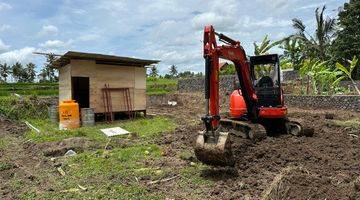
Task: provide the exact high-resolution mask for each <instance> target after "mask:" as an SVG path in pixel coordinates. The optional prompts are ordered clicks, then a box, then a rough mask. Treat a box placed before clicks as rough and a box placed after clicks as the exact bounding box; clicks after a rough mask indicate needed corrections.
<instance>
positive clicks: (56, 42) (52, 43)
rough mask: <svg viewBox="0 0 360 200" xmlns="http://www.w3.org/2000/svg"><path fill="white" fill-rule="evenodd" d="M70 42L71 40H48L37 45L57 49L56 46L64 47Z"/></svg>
mask: <svg viewBox="0 0 360 200" xmlns="http://www.w3.org/2000/svg"><path fill="white" fill-rule="evenodd" d="M71 43H72V40H69V41H67V42H63V41H61V40H48V41H46V42H45V43H40V44H39V45H40V46H41V47H43V48H47V49H57V48H66V47H69V46H70V45H71Z"/></svg>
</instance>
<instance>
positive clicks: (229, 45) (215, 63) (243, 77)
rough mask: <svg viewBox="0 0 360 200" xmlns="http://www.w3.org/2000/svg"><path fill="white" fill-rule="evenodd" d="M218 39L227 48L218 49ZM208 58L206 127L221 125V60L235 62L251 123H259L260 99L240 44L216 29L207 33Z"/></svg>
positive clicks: (213, 127)
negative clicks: (257, 121)
mask: <svg viewBox="0 0 360 200" xmlns="http://www.w3.org/2000/svg"><path fill="white" fill-rule="evenodd" d="M216 36H218V37H219V39H220V41H223V42H225V43H226V45H222V46H218V45H217V42H216ZM204 58H205V99H206V114H207V115H206V116H205V117H204V118H203V120H204V122H205V125H206V128H207V129H208V130H209V129H215V128H216V127H217V126H218V125H219V120H220V116H219V59H220V58H223V59H226V60H230V61H232V62H233V63H234V65H235V68H236V71H237V75H238V79H239V82H240V87H241V92H242V95H243V97H244V100H245V103H246V106H247V109H248V110H247V111H248V116H249V118H250V120H252V121H256V120H257V118H258V117H257V110H256V103H257V96H256V94H255V89H254V87H253V85H252V80H251V75H250V67H249V62H248V60H247V58H246V53H245V50H244V49H243V47H242V46H241V45H240V42H238V41H235V40H233V39H231V38H229V37H227V36H225V35H223V34H220V33H216V32H215V30H214V28H213V26H206V27H205V30H204Z"/></svg>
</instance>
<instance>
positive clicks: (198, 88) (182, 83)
mask: <svg viewBox="0 0 360 200" xmlns="http://www.w3.org/2000/svg"><path fill="white" fill-rule="evenodd" d="M236 79H237V78H236V76H234V75H226V76H220V85H219V89H220V90H221V91H225V92H231V91H232V90H233V88H234V81H235V80H236ZM204 85H205V78H204V77H199V78H187V79H180V80H179V81H178V91H179V92H202V91H204Z"/></svg>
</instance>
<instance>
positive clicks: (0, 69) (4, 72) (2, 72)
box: [0, 63, 11, 83]
mask: <svg viewBox="0 0 360 200" xmlns="http://www.w3.org/2000/svg"><path fill="white" fill-rule="evenodd" d="M10 74H11V67H10V66H9V65H7V64H6V63H3V64H0V77H1V78H2V79H3V80H4V82H5V83H6V81H7V77H8V76H9V75H10Z"/></svg>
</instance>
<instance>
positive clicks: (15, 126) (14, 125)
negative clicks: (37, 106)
mask: <svg viewBox="0 0 360 200" xmlns="http://www.w3.org/2000/svg"><path fill="white" fill-rule="evenodd" d="M0 124H1V126H0V127H1V130H0V135H1V133H3V134H4V135H5V133H11V134H13V135H23V134H24V133H25V132H26V130H28V127H27V126H26V124H25V123H23V122H19V121H13V120H10V119H8V118H7V117H5V116H3V115H1V114H0Z"/></svg>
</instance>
